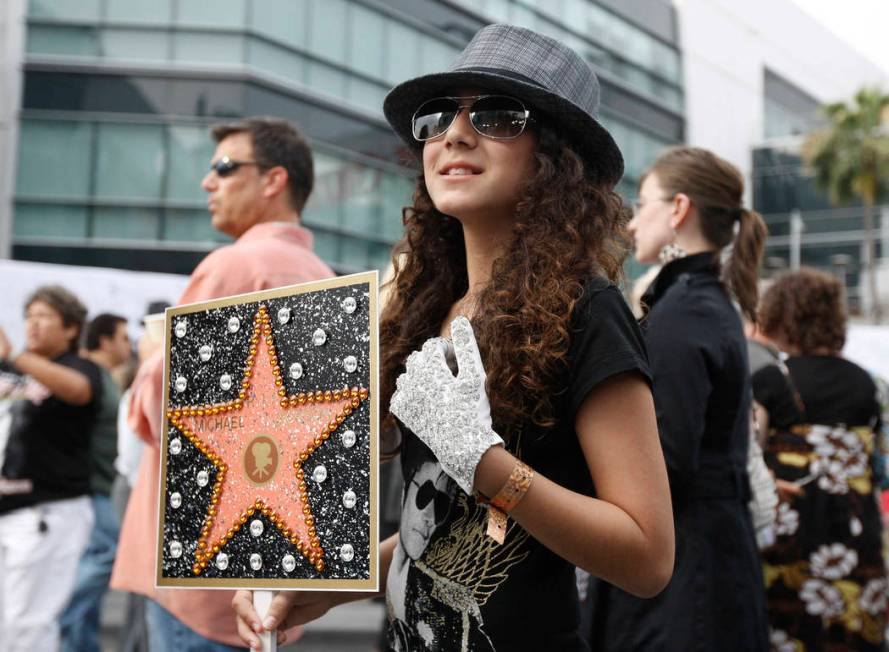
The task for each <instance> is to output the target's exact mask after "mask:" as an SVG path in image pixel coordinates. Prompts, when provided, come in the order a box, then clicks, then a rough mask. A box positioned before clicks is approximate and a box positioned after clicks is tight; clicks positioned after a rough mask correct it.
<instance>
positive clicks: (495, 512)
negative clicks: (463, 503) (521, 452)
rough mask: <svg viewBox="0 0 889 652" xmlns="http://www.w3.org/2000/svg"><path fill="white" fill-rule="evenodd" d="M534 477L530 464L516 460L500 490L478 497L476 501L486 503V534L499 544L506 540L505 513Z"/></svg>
mask: <svg viewBox="0 0 889 652" xmlns="http://www.w3.org/2000/svg"><path fill="white" fill-rule="evenodd" d="M532 479H534V471H533V470H532V469H531V467H530V466H528V465H527V464H525V463H524V462H522V461H521V460H518V459H517V460H516V462H515V466H513V467H512V472H511V473H510V474H509V478H508V479H507V480H506V484H504V485H503V486H502V487H501V488H500V491H498V492H497V494H496V495H495V496H494V497H493V498H491V499H490V500H488V499H486V498H485V497H484V496H481V495H480V496H479V497H478V502H480V503H482V504H486V505H488V529H487V534H488V536H489V537H491V538H492V539H494V541H496V542H497V543H499V544H502V543H503V542H504V541H505V540H506V525H507V520H508V519H507V513H508V512H511V511H512V510H513V509H515V506H516V505H518V504H519V502H520V501H521V500H522V498H524V497H525V494H526V493H527V492H528V488H529V487H530V486H531V480H532Z"/></svg>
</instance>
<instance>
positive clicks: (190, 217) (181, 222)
mask: <svg viewBox="0 0 889 652" xmlns="http://www.w3.org/2000/svg"><path fill="white" fill-rule="evenodd" d="M220 236H221V234H220V233H219V231H217V230H216V229H214V228H213V224H212V223H211V221H210V214H209V213H208V212H207V211H202V210H184V209H183V210H167V215H166V219H165V220H164V235H163V239H164V240H173V241H177V242H188V243H192V244H193V243H195V242H218V241H220V240H221V239H222V237H220Z"/></svg>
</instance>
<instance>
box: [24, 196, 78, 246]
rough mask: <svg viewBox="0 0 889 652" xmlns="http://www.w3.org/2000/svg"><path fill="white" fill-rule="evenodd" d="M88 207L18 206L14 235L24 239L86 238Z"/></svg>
mask: <svg viewBox="0 0 889 652" xmlns="http://www.w3.org/2000/svg"><path fill="white" fill-rule="evenodd" d="M86 225H87V210H86V206H70V205H69V206H59V205H53V204H21V203H19V204H16V206H15V222H14V223H13V227H12V233H13V235H16V236H22V237H37V238H72V237H73V238H85V237H86V233H87V230H86V228H87V226H86Z"/></svg>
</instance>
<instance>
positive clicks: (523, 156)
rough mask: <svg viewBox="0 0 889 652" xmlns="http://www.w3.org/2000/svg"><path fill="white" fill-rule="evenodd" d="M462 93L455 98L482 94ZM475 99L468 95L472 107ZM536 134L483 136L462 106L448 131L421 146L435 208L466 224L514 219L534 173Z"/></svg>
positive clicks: (424, 171)
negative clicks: (497, 138)
mask: <svg viewBox="0 0 889 652" xmlns="http://www.w3.org/2000/svg"><path fill="white" fill-rule="evenodd" d="M482 94H484V92H483V91H482V92H479V91H474V90H473V91H461V92H459V93H456V96H457V97H463V98H468V97H471V96H474V95H482ZM471 102H472V100H469V99H467V100H466V105H467V106H468V105H469V104H470V103H471ZM536 146H537V139H536V136H535V135H534V134H533V133H532V132H531V131H530V130H529V129H527V128H526V129H525V131H524V132H522V134H521V135H520V136H519V137H518V138H514V139H511V140H494V139H492V138H487V137H486V136H482V135H481V134H479V133H478V132H476V131H475V129H473V127H472V124H470V122H469V111H468V110H467V109H464V110H462V111H460V113H459V115H458V116H457V117H456V119H455V120H454V123H453V124H452V125H451V126H450V128H448V130H447V131H446V132H445V133H444V134H442V135H441V136H439V137H438V138H435V139H433V140H428V141H426V143H425V145H424V147H423V174H424V176H425V178H426V188H427V189H428V191H429V196H430V197H431V198H432V202H433V203H434V204H435V207H436V208H437V209H438V210H439V211H441V212H442V213H444V214H445V215H451V216H453V217H456V218H457V219H459V220H460V221H461V222H463V223H464V224H467V223H473V222H475V223H482V222H483V221H487V222H489V223H490V222H492V221H495V220H505V221H511V220H512V218H513V216H514V215H515V207H516V204H517V203H518V200H519V197H520V195H521V190H522V187H523V186H524V184H525V183H526V182H527V181H528V179H530V178H531V175H532V174H533V173H534V151H535V148H536Z"/></svg>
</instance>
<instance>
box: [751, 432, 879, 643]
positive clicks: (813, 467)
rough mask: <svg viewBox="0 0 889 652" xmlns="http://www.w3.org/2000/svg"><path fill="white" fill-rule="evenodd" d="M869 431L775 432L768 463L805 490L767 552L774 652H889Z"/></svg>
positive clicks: (783, 508) (785, 510)
mask: <svg viewBox="0 0 889 652" xmlns="http://www.w3.org/2000/svg"><path fill="white" fill-rule="evenodd" d="M873 441H874V439H873V431H871V430H870V429H869V428H852V429H847V428H845V427H842V426H840V427H833V426H822V425H812V426H809V425H807V426H793V427H791V428H790V429H788V430H773V431H772V432H771V433H770V436H769V441H768V442H767V446H766V463H767V464H768V465H769V467H770V468H771V469H772V471H773V472H774V473H775V476H776V477H777V478H780V479H783V480H788V481H791V482H796V483H798V484H799V485H801V486H802V487H803V489H804V491H805V493H804V495H802V496H797V497H795V498H794V499H793V500H792V501H791V502H790V503H782V504H781V505H779V507H778V522H777V525H776V534H777V537H776V540H775V543H774V545H772V546H771V547H770V548H767V549H766V550H765V551H763V558H764V565H763V577H764V579H765V583H766V591H767V596H768V610H769V623H770V625H771V642H772V649H773V650H776V651H778V652H815V651H820V650H824V651H825V652H840V651H844V650H850V651H851V650H856V651H858V650H874V651H875V652H881V651H882V650H883V639H884V630H885V628H886V608H887V588H889V585H887V580H886V570H885V566H884V562H883V556H882V547H881V528H882V523H881V520H880V514H879V509H878V506H877V502H876V497H875V494H874V487H873V483H872V475H871V465H870V455H871V453H872V451H873Z"/></svg>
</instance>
